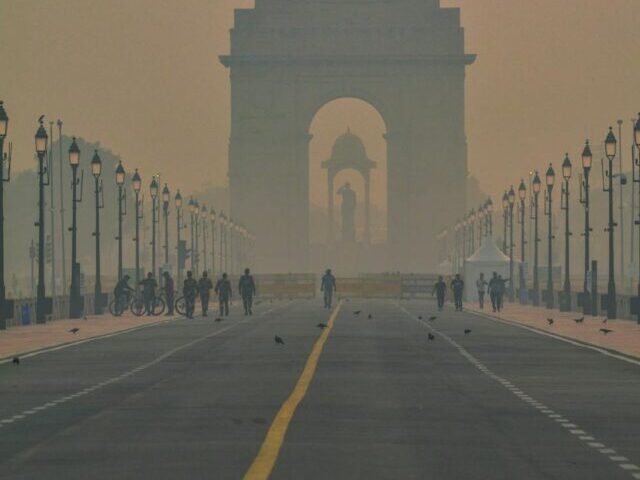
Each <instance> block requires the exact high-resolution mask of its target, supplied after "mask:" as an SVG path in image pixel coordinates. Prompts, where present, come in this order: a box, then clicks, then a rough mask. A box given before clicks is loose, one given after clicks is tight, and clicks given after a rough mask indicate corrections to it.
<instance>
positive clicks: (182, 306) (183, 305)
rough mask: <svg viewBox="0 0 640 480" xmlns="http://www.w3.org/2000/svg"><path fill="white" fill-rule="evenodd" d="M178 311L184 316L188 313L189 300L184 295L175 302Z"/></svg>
mask: <svg viewBox="0 0 640 480" xmlns="http://www.w3.org/2000/svg"><path fill="white" fill-rule="evenodd" d="M175 309H176V312H178V313H179V314H180V315H182V316H183V317H184V316H186V315H187V301H186V300H185V299H184V297H180V298H178V299H177V300H176V303H175Z"/></svg>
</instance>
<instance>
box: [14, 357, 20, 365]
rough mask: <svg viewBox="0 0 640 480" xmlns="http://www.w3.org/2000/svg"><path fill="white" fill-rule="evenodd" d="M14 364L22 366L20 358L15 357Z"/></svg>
mask: <svg viewBox="0 0 640 480" xmlns="http://www.w3.org/2000/svg"><path fill="white" fill-rule="evenodd" d="M12 362H13V364H14V365H20V359H19V358H18V357H13V360H12Z"/></svg>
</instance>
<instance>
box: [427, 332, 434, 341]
mask: <svg viewBox="0 0 640 480" xmlns="http://www.w3.org/2000/svg"><path fill="white" fill-rule="evenodd" d="M427 337H428V338H429V340H435V339H436V337H435V335H434V334H433V333H430V334H429V335H427Z"/></svg>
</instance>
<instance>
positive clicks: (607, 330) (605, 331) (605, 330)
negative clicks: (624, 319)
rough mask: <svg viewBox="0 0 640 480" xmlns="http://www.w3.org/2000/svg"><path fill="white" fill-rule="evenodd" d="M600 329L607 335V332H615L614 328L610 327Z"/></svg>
mask: <svg viewBox="0 0 640 480" xmlns="http://www.w3.org/2000/svg"><path fill="white" fill-rule="evenodd" d="M600 331H601V332H602V333H604V334H605V335H607V334H609V333H611V332H613V330H610V329H608V328H601V329H600Z"/></svg>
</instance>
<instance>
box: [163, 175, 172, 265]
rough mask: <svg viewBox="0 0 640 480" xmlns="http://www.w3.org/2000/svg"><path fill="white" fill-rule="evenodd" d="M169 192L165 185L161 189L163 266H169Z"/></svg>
mask: <svg viewBox="0 0 640 480" xmlns="http://www.w3.org/2000/svg"><path fill="white" fill-rule="evenodd" d="M170 196H171V192H170V191H169V187H168V186H167V184H166V183H165V184H164V188H163V189H162V214H163V217H164V264H165V265H169V201H170Z"/></svg>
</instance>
